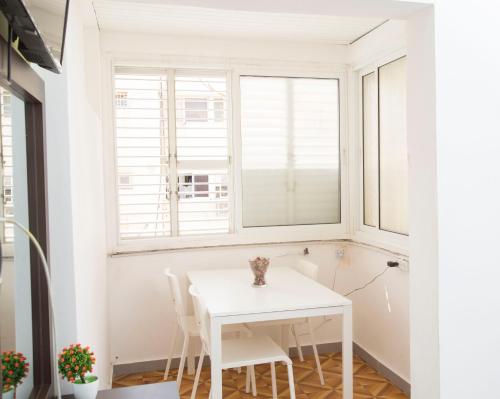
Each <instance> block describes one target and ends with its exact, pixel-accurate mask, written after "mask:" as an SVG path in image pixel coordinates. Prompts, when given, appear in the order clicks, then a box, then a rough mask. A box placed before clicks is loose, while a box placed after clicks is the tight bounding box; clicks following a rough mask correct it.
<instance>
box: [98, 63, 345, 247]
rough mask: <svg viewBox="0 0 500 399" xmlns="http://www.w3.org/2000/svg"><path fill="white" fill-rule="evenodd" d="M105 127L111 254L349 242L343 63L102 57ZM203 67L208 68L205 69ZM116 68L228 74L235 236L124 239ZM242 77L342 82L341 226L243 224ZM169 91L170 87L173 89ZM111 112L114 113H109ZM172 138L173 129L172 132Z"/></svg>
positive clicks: (232, 230)
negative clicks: (120, 209) (120, 211)
mask: <svg viewBox="0 0 500 399" xmlns="http://www.w3.org/2000/svg"><path fill="white" fill-rule="evenodd" d="M103 58H104V59H103V66H102V80H103V82H102V83H103V96H104V98H103V107H104V112H103V129H104V132H105V143H104V149H105V154H104V162H105V174H106V176H105V181H106V183H107V184H106V209H107V212H106V214H107V220H106V223H107V226H108V229H107V237H108V251H109V253H110V254H127V253H136V252H151V251H159V250H168V249H183V248H199V247H215V246H218V245H246V244H265V243H278V242H279V243H286V242H303V241H326V240H336V239H349V238H350V237H351V234H350V216H349V205H348V203H349V201H348V200H349V189H348V187H349V186H348V175H349V173H348V172H349V166H348V156H347V149H348V135H347V69H346V67H345V66H344V65H339V64H328V65H326V64H324V65H323V64H322V65H319V66H317V67H314V66H313V67H311V66H310V65H307V64H300V63H298V64H293V63H290V62H278V61H276V62H262V65H257V64H256V63H254V62H247V61H246V60H235V59H231V60H228V59H213V58H207V59H205V60H203V59H202V58H198V57H197V58H196V59H195V60H190V59H189V58H185V57H172V59H170V60H165V59H163V60H161V59H157V60H156V59H155V60H151V59H134V58H132V59H131V58H129V57H126V58H124V57H121V56H119V55H113V54H107V55H105V57H103ZM200 65H202V66H203V68H200ZM115 66H124V67H126V66H130V67H147V68H151V67H154V68H165V69H173V70H197V71H199V72H200V73H203V71H205V72H212V73H213V72H225V73H227V76H228V80H227V87H228V92H229V93H230V98H229V99H228V110H227V113H228V115H227V118H228V141H229V155H230V162H229V176H228V196H229V206H230V220H229V223H230V232H229V233H228V234H213V235H203V236H175V237H162V238H155V239H140V240H120V238H119V216H118V207H117V201H116V192H115V190H114V187H115V183H116V178H117V176H116V165H115V160H116V156H115V148H114V134H115V133H114V132H115V126H114V123H115V121H114V107H115V105H114V97H113V90H114V87H113V86H114V84H113V70H114V67H115ZM242 75H253V76H270V77H291V78H327V79H338V81H339V113H340V115H339V124H340V131H339V133H340V152H339V153H340V179H341V180H340V187H341V192H340V198H341V201H340V206H341V222H340V223H338V224H318V225H293V226H275V227H251V228H243V226H242V213H241V212H242V202H241V201H242V198H241V194H242V190H241V125H240V120H241V118H240V86H239V81H240V77H241V76H242ZM169 90H170V89H169ZM106 109H108V110H110V112H106ZM169 133H170V134H171V131H169Z"/></svg>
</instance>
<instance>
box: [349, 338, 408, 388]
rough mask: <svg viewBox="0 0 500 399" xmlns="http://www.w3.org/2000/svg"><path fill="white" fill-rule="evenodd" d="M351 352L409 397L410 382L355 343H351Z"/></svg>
mask: <svg viewBox="0 0 500 399" xmlns="http://www.w3.org/2000/svg"><path fill="white" fill-rule="evenodd" d="M353 352H354V354H355V355H356V356H358V357H360V358H361V359H362V360H363V361H365V362H366V364H368V365H369V366H370V367H371V368H373V369H374V370H375V371H376V372H377V373H379V374H380V375H382V376H384V377H385V378H387V379H388V380H389V381H390V382H391V383H392V384H393V385H395V386H397V387H398V388H399V389H401V390H402V391H403V392H404V393H405V394H406V395H407V396H408V397H411V384H410V383H409V382H408V381H406V380H405V379H404V378H403V377H401V376H400V375H398V374H396V373H395V372H394V371H392V370H391V369H390V368H389V367H387V366H386V365H385V364H383V363H381V362H380V361H379V360H377V359H376V358H375V357H373V356H372V355H371V354H370V353H368V352H367V351H366V350H365V349H363V348H362V347H361V346H359V345H358V344H356V343H354V344H353Z"/></svg>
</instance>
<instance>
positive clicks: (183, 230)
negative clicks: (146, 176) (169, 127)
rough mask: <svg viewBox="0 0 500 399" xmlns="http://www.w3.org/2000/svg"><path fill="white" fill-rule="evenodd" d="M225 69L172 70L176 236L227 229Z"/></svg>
mask: <svg viewBox="0 0 500 399" xmlns="http://www.w3.org/2000/svg"><path fill="white" fill-rule="evenodd" d="M227 93H228V90H227V78H226V75H225V74H211V73H205V74H200V73H197V72H190V71H189V72H177V73H176V75H175V104H176V112H175V113H176V143H177V160H178V163H177V175H178V191H179V197H178V198H179V200H178V226H179V232H178V233H179V235H194V234H208V233H227V232H228V231H229V191H228V188H229V177H228V173H229V154H228V147H229V146H228V118H227V115H228V111H227V108H228V94H227Z"/></svg>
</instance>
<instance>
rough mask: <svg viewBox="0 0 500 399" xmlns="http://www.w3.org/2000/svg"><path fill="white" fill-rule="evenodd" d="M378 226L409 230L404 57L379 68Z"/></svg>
mask: <svg viewBox="0 0 500 399" xmlns="http://www.w3.org/2000/svg"><path fill="white" fill-rule="evenodd" d="M379 102H380V103H379V124H380V132H379V135H380V228H381V229H382V230H387V231H391V232H395V233H400V234H408V155H407V145H406V58H400V59H399V60H396V61H393V62H391V63H389V64H387V65H384V66H382V67H380V68H379Z"/></svg>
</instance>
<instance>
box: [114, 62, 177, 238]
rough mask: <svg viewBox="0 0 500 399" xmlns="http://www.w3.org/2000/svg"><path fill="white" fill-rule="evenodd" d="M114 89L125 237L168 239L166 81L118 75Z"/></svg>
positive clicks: (158, 77)
mask: <svg viewBox="0 0 500 399" xmlns="http://www.w3.org/2000/svg"><path fill="white" fill-rule="evenodd" d="M114 85H115V127H116V167H117V185H118V187H117V189H118V209H119V231H120V238H121V239H137V238H153V237H164V236H169V235H170V201H169V197H168V195H167V191H168V118H167V78H166V76H165V75H161V74H137V73H120V72H119V71H117V72H116V73H115V81H114Z"/></svg>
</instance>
